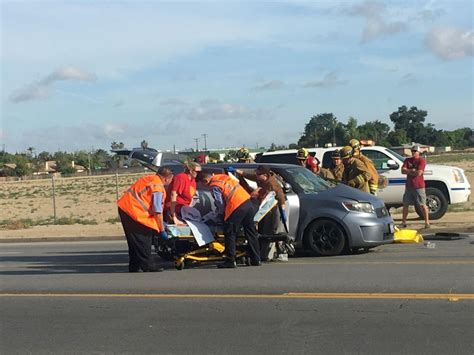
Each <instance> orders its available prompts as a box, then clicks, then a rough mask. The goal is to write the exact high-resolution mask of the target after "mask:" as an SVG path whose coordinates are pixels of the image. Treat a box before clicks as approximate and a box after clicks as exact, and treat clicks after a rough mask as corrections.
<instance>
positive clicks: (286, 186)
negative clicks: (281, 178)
mask: <svg viewBox="0 0 474 355" xmlns="http://www.w3.org/2000/svg"><path fill="white" fill-rule="evenodd" d="M282 188H283V192H284V193H285V194H287V193H289V192H291V191H292V190H293V189H292V188H291V185H290V184H289V183H287V182H285V183H284V184H283V187H282Z"/></svg>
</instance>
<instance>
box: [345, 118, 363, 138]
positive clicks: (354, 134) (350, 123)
mask: <svg viewBox="0 0 474 355" xmlns="http://www.w3.org/2000/svg"><path fill="white" fill-rule="evenodd" d="M344 128H345V131H346V133H347V137H348V138H349V140H351V139H353V138H354V139H360V134H359V128H358V125H357V119H355V118H354V117H352V116H351V117H349V120H347V123H346V124H345V125H344Z"/></svg>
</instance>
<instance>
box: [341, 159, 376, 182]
mask: <svg viewBox="0 0 474 355" xmlns="http://www.w3.org/2000/svg"><path fill="white" fill-rule="evenodd" d="M355 169H356V170H357V172H358V174H357V175H356V176H355V177H354V178H352V179H351V180H349V181H348V182H347V185H349V186H351V187H359V186H362V185H363V184H364V183H365V182H366V181H369V180H370V178H371V176H370V173H369V171H368V170H367V168H366V166H365V164H364V163H362V162H361V161H360V160H356V165H355Z"/></svg>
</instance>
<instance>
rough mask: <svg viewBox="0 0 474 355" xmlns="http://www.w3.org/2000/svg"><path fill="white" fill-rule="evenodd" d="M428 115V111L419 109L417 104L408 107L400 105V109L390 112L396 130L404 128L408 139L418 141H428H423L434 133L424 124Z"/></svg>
mask: <svg viewBox="0 0 474 355" xmlns="http://www.w3.org/2000/svg"><path fill="white" fill-rule="evenodd" d="M427 115H428V112H427V111H424V110H419V109H418V108H417V107H416V106H412V107H410V109H408V108H407V107H406V106H405V105H404V106H400V107H399V108H398V111H396V112H393V113H391V114H390V120H391V121H392V122H393V124H394V130H395V131H398V130H404V131H405V132H406V135H407V137H408V140H411V141H413V142H418V143H428V142H422V141H421V140H422V139H426V137H427V136H429V134H432V133H433V132H432V130H431V129H428V130H426V127H425V126H424V122H425V120H426V116H427Z"/></svg>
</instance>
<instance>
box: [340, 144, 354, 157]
mask: <svg viewBox="0 0 474 355" xmlns="http://www.w3.org/2000/svg"><path fill="white" fill-rule="evenodd" d="M340 154H341V159H349V158H350V157H352V147H351V146H348V145H346V146H345V147H343V148H341V150H340Z"/></svg>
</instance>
